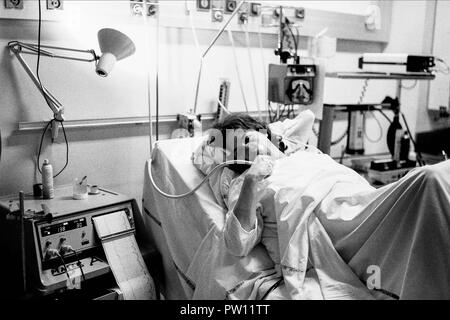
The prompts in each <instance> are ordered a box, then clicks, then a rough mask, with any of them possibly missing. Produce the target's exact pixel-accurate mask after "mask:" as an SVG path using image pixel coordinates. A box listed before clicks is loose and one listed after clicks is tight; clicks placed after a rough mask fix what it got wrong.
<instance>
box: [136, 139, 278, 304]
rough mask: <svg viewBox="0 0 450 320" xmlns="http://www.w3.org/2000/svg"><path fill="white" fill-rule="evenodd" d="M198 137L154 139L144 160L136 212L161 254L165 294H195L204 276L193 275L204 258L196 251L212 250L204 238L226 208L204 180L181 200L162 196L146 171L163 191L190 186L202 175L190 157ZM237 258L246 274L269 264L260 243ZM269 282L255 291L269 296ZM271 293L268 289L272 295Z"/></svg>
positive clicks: (212, 233) (217, 227) (211, 235)
mask: <svg viewBox="0 0 450 320" xmlns="http://www.w3.org/2000/svg"><path fill="white" fill-rule="evenodd" d="M202 141H203V139H202V138H201V137H200V138H189V139H173V140H165V141H158V142H157V144H156V146H155V149H154V150H153V154H152V162H151V163H150V160H149V161H148V162H147V164H146V167H145V179H144V180H145V182H144V191H143V210H142V214H143V216H144V221H145V224H146V227H147V230H149V232H150V234H151V236H152V239H153V241H154V245H155V246H156V247H157V249H158V251H159V252H160V254H161V256H162V264H163V269H164V275H163V276H162V278H161V279H159V281H160V282H161V283H160V285H161V291H162V294H163V296H164V297H165V298H166V299H191V298H195V297H196V296H195V295H194V291H195V289H196V286H197V285H199V284H198V283H197V282H198V281H200V280H199V279H201V278H202V277H206V275H203V274H199V273H200V272H201V271H200V269H201V264H202V263H206V262H205V261H207V257H206V256H205V257H202V255H208V254H209V251H211V250H216V249H217V248H213V247H212V246H211V245H210V243H211V241H214V240H213V239H215V240H217V238H218V237H219V236H220V231H221V230H222V228H223V226H224V223H225V215H226V210H225V209H224V208H223V207H222V206H220V205H219V204H218V202H217V200H216V199H215V197H214V195H213V193H212V190H211V189H210V187H209V185H208V184H207V183H205V184H204V185H203V186H202V187H201V188H200V189H199V190H198V191H197V192H196V193H195V194H193V195H191V196H189V197H186V198H183V199H176V200H174V199H167V198H164V197H162V196H161V195H160V194H159V193H158V192H156V190H155V189H154V187H153V185H152V183H151V180H150V176H149V172H150V171H149V170H152V175H153V178H154V181H155V183H156V184H157V186H159V188H161V189H163V190H164V191H165V192H168V193H172V194H180V193H184V192H186V191H188V190H191V189H192V188H193V187H195V186H196V185H197V184H198V183H199V182H200V181H201V180H202V179H203V178H204V175H203V173H202V172H200V171H199V170H198V169H197V168H196V167H194V165H193V164H192V160H191V156H192V153H193V151H194V150H195V149H196V148H197V147H198V146H199V145H200V144H201V143H202ZM209 246H210V247H209ZM242 260H243V262H242V265H244V266H245V268H247V269H248V270H249V272H250V273H251V272H255V271H256V273H258V272H260V271H263V270H267V269H268V268H270V267H272V265H271V264H273V262H272V261H271V260H270V258H268V254H267V252H266V250H265V249H264V248H263V247H262V246H260V245H258V246H257V247H256V248H255V249H254V250H253V251H252V252H251V254H250V255H249V257H247V258H242ZM244 260H245V261H244ZM156 281H158V279H156ZM274 283H275V281H267V283H266V284H265V285H262V286H261V287H260V289H259V290H260V291H261V292H260V296H266V297H267V298H268V299H270V298H271V295H270V294H269V295H267V293H268V292H271V290H272V289H273V284H274ZM208 285H210V284H208ZM219 287H220V285H219ZM216 291H217V290H216ZM276 294H277V293H276V290H274V291H273V294H272V295H276ZM197 298H198V297H197Z"/></svg>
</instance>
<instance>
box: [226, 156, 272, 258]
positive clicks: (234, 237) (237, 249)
mask: <svg viewBox="0 0 450 320" xmlns="http://www.w3.org/2000/svg"><path fill="white" fill-rule="evenodd" d="M267 158H268V157H262V156H259V157H257V158H256V159H255V162H254V164H253V165H252V167H251V168H250V169H249V171H248V172H247V174H246V176H245V177H244V179H243V181H242V182H241V183H242V186H241V188H240V193H239V197H238V199H237V201H236V204H235V205H234V207H233V208H232V210H231V211H230V212H229V213H228V216H227V220H226V223H225V228H224V239H225V245H226V247H227V249H228V251H229V252H230V253H231V254H233V255H235V256H239V257H241V256H246V255H247V254H248V253H249V252H250V251H251V250H252V249H253V247H254V246H255V245H256V244H257V243H258V241H259V238H260V235H261V232H262V228H263V222H262V217H261V213H258V212H259V210H260V209H261V207H260V206H259V205H258V182H260V181H261V180H262V179H264V177H266V176H268V175H270V173H271V172H272V161H271V160H270V159H267Z"/></svg>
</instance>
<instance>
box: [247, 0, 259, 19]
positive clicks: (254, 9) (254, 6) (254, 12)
mask: <svg viewBox="0 0 450 320" xmlns="http://www.w3.org/2000/svg"><path fill="white" fill-rule="evenodd" d="M250 15H251V16H252V17H258V16H259V15H261V3H256V2H252V3H250Z"/></svg>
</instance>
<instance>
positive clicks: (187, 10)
mask: <svg viewBox="0 0 450 320" xmlns="http://www.w3.org/2000/svg"><path fill="white" fill-rule="evenodd" d="M186 5H187V4H186ZM186 14H187V15H188V16H189V25H190V27H191V31H192V36H193V37H194V44H195V47H196V49H197V53H198V55H199V57H201V58H200V65H199V71H198V76H197V87H196V92H195V98H194V108H193V112H194V113H196V112H197V103H198V95H199V91H200V81H201V76H202V71H203V57H202V52H201V49H200V43H199V41H198V34H197V28H196V27H195V24H194V18H193V16H192V12H191V11H190V10H189V8H188V7H187V6H186ZM208 83H209V84H210V86H212V82H208ZM211 89H212V88H211ZM211 91H212V92H214V89H212V90H211ZM217 102H218V103H219V105H220V106H221V108H223V109H224V110H227V111H228V109H227V108H226V107H225V106H224V105H223V104H222V102H221V101H220V100H219V99H217Z"/></svg>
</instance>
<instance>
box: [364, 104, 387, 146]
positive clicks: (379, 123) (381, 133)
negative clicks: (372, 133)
mask: <svg viewBox="0 0 450 320" xmlns="http://www.w3.org/2000/svg"><path fill="white" fill-rule="evenodd" d="M371 114H372V116H373V118H374V119H375V121H376V123H377V124H378V128H379V129H380V131H379V132H380V135H379V136H378V138H376V139H372V138H370V137H369V135H368V134H367V131H366V129H365V126H364V136H365V137H366V139H367V140H369V141H370V142H372V143H377V142H380V141H381V139H383V127H382V126H381V122H380V120H378V118H377V117H376V116H375V113H374V112H373V111H371ZM364 122H365V116H364Z"/></svg>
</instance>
